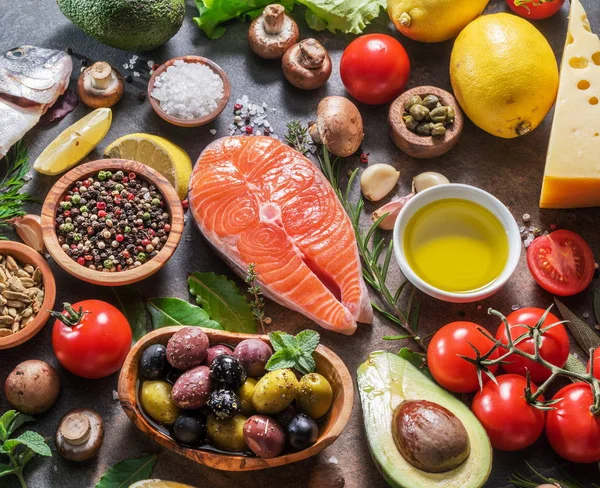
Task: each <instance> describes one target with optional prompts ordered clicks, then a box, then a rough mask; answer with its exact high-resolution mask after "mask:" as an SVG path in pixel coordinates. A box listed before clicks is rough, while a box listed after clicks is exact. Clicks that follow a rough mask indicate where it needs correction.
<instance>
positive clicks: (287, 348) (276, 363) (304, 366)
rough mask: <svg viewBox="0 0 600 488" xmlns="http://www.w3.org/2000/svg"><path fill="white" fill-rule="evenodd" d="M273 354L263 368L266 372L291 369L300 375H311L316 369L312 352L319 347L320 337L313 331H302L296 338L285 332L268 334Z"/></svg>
mask: <svg viewBox="0 0 600 488" xmlns="http://www.w3.org/2000/svg"><path fill="white" fill-rule="evenodd" d="M269 339H270V340H271V345H272V346H273V349H274V350H275V354H273V355H272V356H271V358H270V359H269V361H268V362H267V364H266V366H265V368H266V369H267V371H274V370H276V369H288V368H290V369H291V368H293V369H296V370H298V371H299V372H300V373H302V374H308V373H313V372H314V371H315V368H316V367H317V365H316V363H315V359H314V358H313V352H315V349H316V348H317V346H318V345H319V341H320V339H321V337H320V336H319V334H318V332H315V331H314V330H303V331H302V332H299V333H298V334H297V335H296V336H292V335H290V334H286V333H285V332H279V331H276V332H271V333H270V334H269Z"/></svg>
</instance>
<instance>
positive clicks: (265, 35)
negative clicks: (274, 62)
mask: <svg viewBox="0 0 600 488" xmlns="http://www.w3.org/2000/svg"><path fill="white" fill-rule="evenodd" d="M299 35H300V32H299V31H298V24H296V22H295V21H294V19H292V18H291V17H290V16H289V15H287V14H286V13H285V8H284V7H283V6H282V5H279V4H271V5H267V6H266V7H265V9H264V10H263V13H262V14H261V15H259V16H258V17H257V18H256V19H254V20H253V21H252V23H251V24H250V29H249V30H248V43H249V44H250V49H252V51H253V52H254V53H255V54H256V55H258V56H260V57H261V58H265V59H279V58H281V57H282V56H283V54H284V53H285V52H286V51H287V50H288V49H289V48H290V46H292V45H294V44H295V43H296V42H298V37H299Z"/></svg>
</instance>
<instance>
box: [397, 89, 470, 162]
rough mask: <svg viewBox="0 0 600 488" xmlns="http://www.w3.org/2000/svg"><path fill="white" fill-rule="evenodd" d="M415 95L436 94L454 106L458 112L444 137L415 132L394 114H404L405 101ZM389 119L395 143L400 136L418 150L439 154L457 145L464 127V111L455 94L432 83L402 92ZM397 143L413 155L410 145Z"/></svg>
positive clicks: (404, 141) (444, 101)
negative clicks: (398, 108)
mask: <svg viewBox="0 0 600 488" xmlns="http://www.w3.org/2000/svg"><path fill="white" fill-rule="evenodd" d="M413 95H419V96H422V95H436V96H437V97H438V98H439V99H440V100H441V101H442V103H443V104H444V105H450V106H452V108H453V109H454V112H455V114H456V115H455V118H454V122H453V123H452V124H451V125H449V126H448V129H447V131H446V134H444V136H443V137H439V136H435V137H433V136H420V135H419V134H415V133H414V132H412V131H411V130H409V129H408V127H406V124H404V121H403V120H402V119H400V120H396V117H394V116H393V115H394V114H396V113H398V114H399V115H400V116H401V115H402V113H403V112H404V103H405V102H406V101H407V100H408V99H409V98H410V97H412V96H413ZM398 105H400V107H401V109H400V110H397V107H398ZM388 120H389V124H390V126H391V130H392V134H393V136H392V139H394V142H395V143H396V138H399V139H401V140H402V142H403V143H404V144H406V145H410V146H413V147H415V148H417V151H427V150H428V149H429V150H431V151H432V152H433V153H434V154H437V155H438V156H441V155H442V154H444V153H446V152H448V151H449V150H450V149H452V148H453V147H454V146H455V145H456V143H457V142H458V138H459V137H460V135H461V134H462V130H463V127H464V119H463V113H462V111H461V109H460V106H459V105H458V102H457V100H456V98H455V97H454V95H452V93H450V92H448V91H446V90H444V89H442V88H438V87H436V86H431V85H423V86H417V87H415V88H411V89H410V90H407V91H405V92H404V93H402V94H401V95H400V96H399V97H398V98H396V99H395V100H394V101H393V102H392V104H391V105H390V110H389V115H388ZM396 145H397V146H398V147H399V148H400V149H402V150H403V151H405V152H406V153H407V154H409V155H411V156H412V155H413V154H412V151H411V150H410V147H407V146H405V145H402V146H400V145H398V143H396ZM416 157H423V156H416ZM432 157H437V156H432Z"/></svg>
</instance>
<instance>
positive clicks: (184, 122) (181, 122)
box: [148, 55, 231, 127]
mask: <svg viewBox="0 0 600 488" xmlns="http://www.w3.org/2000/svg"><path fill="white" fill-rule="evenodd" d="M179 60H181V61H184V62H186V63H201V64H204V65H206V66H208V67H209V68H210V69H212V70H213V71H214V72H215V73H216V74H217V75H219V77H220V78H221V80H223V98H221V101H220V102H219V103H218V105H217V108H216V109H215V110H213V111H212V112H211V113H209V114H208V115H205V116H203V117H198V118H196V119H189V120H188V119H178V118H177V117H173V116H172V115H169V114H168V113H166V112H165V111H164V110H163V109H162V108H161V107H160V104H159V103H158V101H157V100H156V99H155V98H154V97H153V96H152V90H153V88H154V82H155V80H156V77H157V76H159V75H160V74H162V73H163V72H164V71H166V69H167V68H168V67H169V66H172V65H173V64H174V63H175V61H179ZM230 97H231V83H230V82H229V77H228V76H227V73H225V70H224V69H223V68H221V67H220V66H219V65H218V64H217V63H215V62H214V61H213V60H211V59H208V58H205V57H203V56H192V55H189V56H178V57H176V58H172V59H169V60H168V61H166V62H165V63H163V64H161V65H160V66H159V67H158V68H157V69H156V70H155V71H154V73H152V76H151V77H150V81H149V82H148V100H149V101H150V105H151V106H152V109H153V110H154V111H155V112H156V114H157V115H158V116H159V117H161V118H162V119H163V120H166V121H167V122H169V123H171V124H173V125H176V126H179V127H199V126H201V125H206V124H208V123H209V122H212V121H213V120H215V119H216V118H217V117H218V116H219V115H220V114H221V112H223V110H225V107H226V106H227V103H228V102H229V98H230Z"/></svg>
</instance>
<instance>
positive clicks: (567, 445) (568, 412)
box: [546, 382, 600, 463]
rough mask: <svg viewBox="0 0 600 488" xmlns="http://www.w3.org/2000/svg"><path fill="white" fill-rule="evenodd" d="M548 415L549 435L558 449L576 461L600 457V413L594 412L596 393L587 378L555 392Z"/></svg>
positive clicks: (597, 459) (592, 460) (550, 440)
mask: <svg viewBox="0 0 600 488" xmlns="http://www.w3.org/2000/svg"><path fill="white" fill-rule="evenodd" d="M554 399H555V400H560V401H559V402H558V403H556V404H554V405H553V407H554V410H549V411H548V414H547V416H546V436H547V437H548V441H549V442H550V445H551V446H552V449H554V450H555V451H556V453H557V454H558V455H559V456H561V457H563V458H565V459H566V460H567V461H571V462H574V463H593V462H596V461H600V416H598V415H597V416H594V415H592V413H591V411H590V407H591V406H592V405H593V403H594V394H593V393H592V389H591V387H590V385H588V384H587V383H584V382H578V383H572V384H570V385H568V386H565V387H564V388H563V389H562V390H559V391H558V393H556V395H554Z"/></svg>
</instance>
